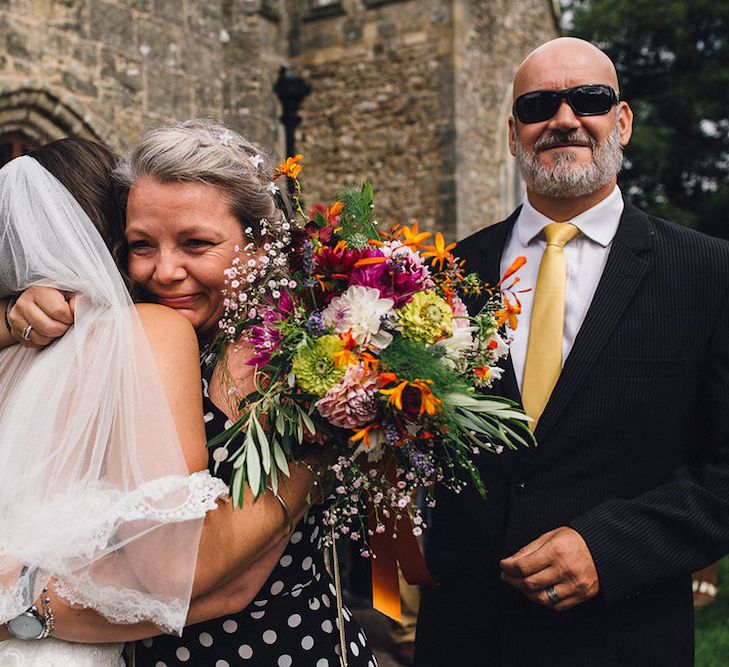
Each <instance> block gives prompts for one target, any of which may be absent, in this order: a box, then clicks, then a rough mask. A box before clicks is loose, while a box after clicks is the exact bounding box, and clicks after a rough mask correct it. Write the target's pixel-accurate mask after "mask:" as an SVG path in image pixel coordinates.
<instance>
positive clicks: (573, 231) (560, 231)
mask: <svg viewBox="0 0 729 667" xmlns="http://www.w3.org/2000/svg"><path fill="white" fill-rule="evenodd" d="M579 233H580V230H579V229H577V227H575V226H574V225H573V224H570V223H569V222H550V223H549V224H548V225H547V226H546V227H545V228H544V236H546V237H547V245H556V246H559V247H560V248H564V247H565V245H567V244H568V243H569V242H570V241H571V240H572V239H573V238H575V236H577V235H578V234H579Z"/></svg>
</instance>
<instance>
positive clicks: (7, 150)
mask: <svg viewBox="0 0 729 667" xmlns="http://www.w3.org/2000/svg"><path fill="white" fill-rule="evenodd" d="M35 145H36V143H35V142H34V141H32V140H31V139H29V138H28V137H26V136H25V135H24V134H23V133H21V132H8V133H6V134H0V167H2V166H4V165H5V164H7V163H8V162H10V160H12V159H13V158H16V157H20V156H21V155H25V153H27V152H28V149H29V148H33V146H35Z"/></svg>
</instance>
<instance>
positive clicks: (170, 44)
mask: <svg viewBox="0 0 729 667" xmlns="http://www.w3.org/2000/svg"><path fill="white" fill-rule="evenodd" d="M136 24H137V49H136V51H137V55H141V56H142V57H143V58H145V60H147V61H152V62H154V64H155V66H157V65H158V64H159V63H164V64H165V65H166V66H167V67H179V66H180V60H181V59H180V56H179V52H180V44H181V42H182V39H181V38H182V34H183V33H182V31H181V30H179V29H178V28H176V27H173V28H170V27H169V26H167V25H165V24H164V23H161V22H160V21H157V20H155V19H148V18H144V17H140V18H138V19H137V21H136Z"/></svg>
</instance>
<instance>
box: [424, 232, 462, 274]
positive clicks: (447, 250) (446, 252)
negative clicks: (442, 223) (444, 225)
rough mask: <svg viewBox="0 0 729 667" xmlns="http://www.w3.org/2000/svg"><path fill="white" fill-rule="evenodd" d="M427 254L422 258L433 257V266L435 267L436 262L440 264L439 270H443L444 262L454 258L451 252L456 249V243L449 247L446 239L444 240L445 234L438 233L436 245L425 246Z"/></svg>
mask: <svg viewBox="0 0 729 667" xmlns="http://www.w3.org/2000/svg"><path fill="white" fill-rule="evenodd" d="M423 247H424V248H425V249H426V250H427V252H424V253H422V257H423V258H425V257H432V258H433V260H432V264H433V266H435V264H436V262H437V263H438V270H439V271H442V270H443V262H445V261H446V260H447V259H450V258H452V257H453V255H452V254H451V250H453V248H455V247H456V244H455V243H449V244H448V245H446V244H445V239H444V238H443V234H441V233H440V232H438V233H437V234H436V235H435V245H428V246H423Z"/></svg>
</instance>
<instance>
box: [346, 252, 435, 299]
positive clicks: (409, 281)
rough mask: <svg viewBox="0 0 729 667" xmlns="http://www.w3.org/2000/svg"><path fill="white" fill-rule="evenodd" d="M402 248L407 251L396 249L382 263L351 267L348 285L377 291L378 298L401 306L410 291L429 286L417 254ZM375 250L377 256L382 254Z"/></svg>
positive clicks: (411, 294) (427, 272) (425, 270)
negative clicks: (357, 267) (352, 269)
mask: <svg viewBox="0 0 729 667" xmlns="http://www.w3.org/2000/svg"><path fill="white" fill-rule="evenodd" d="M403 248H404V250H406V251H407V252H403V251H401V250H400V248H396V249H395V250H394V251H393V252H392V253H391V254H390V256H389V257H388V259H387V261H386V262H381V263H379V264H371V265H369V266H363V267H361V268H359V269H355V270H354V271H353V272H352V275H351V276H350V278H349V284H350V285H363V286H364V287H373V288H374V289H376V290H379V292H380V297H381V298H383V299H392V300H393V301H394V302H395V308H399V307H400V306H403V305H405V304H406V303H407V302H408V301H410V300H411V299H412V298H413V294H415V293H416V292H420V291H421V290H423V289H426V288H427V287H428V286H429V284H430V273H429V271H428V267H427V266H426V265H425V264H424V263H423V262H422V260H421V258H420V256H419V255H417V254H416V253H413V252H411V251H410V250H409V249H408V248H405V247H404V246H403ZM370 252H372V251H370ZM376 252H377V254H378V255H379V256H381V257H384V256H385V254H384V253H382V252H381V251H379V250H378V251H376ZM372 256H374V253H373V255H372Z"/></svg>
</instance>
